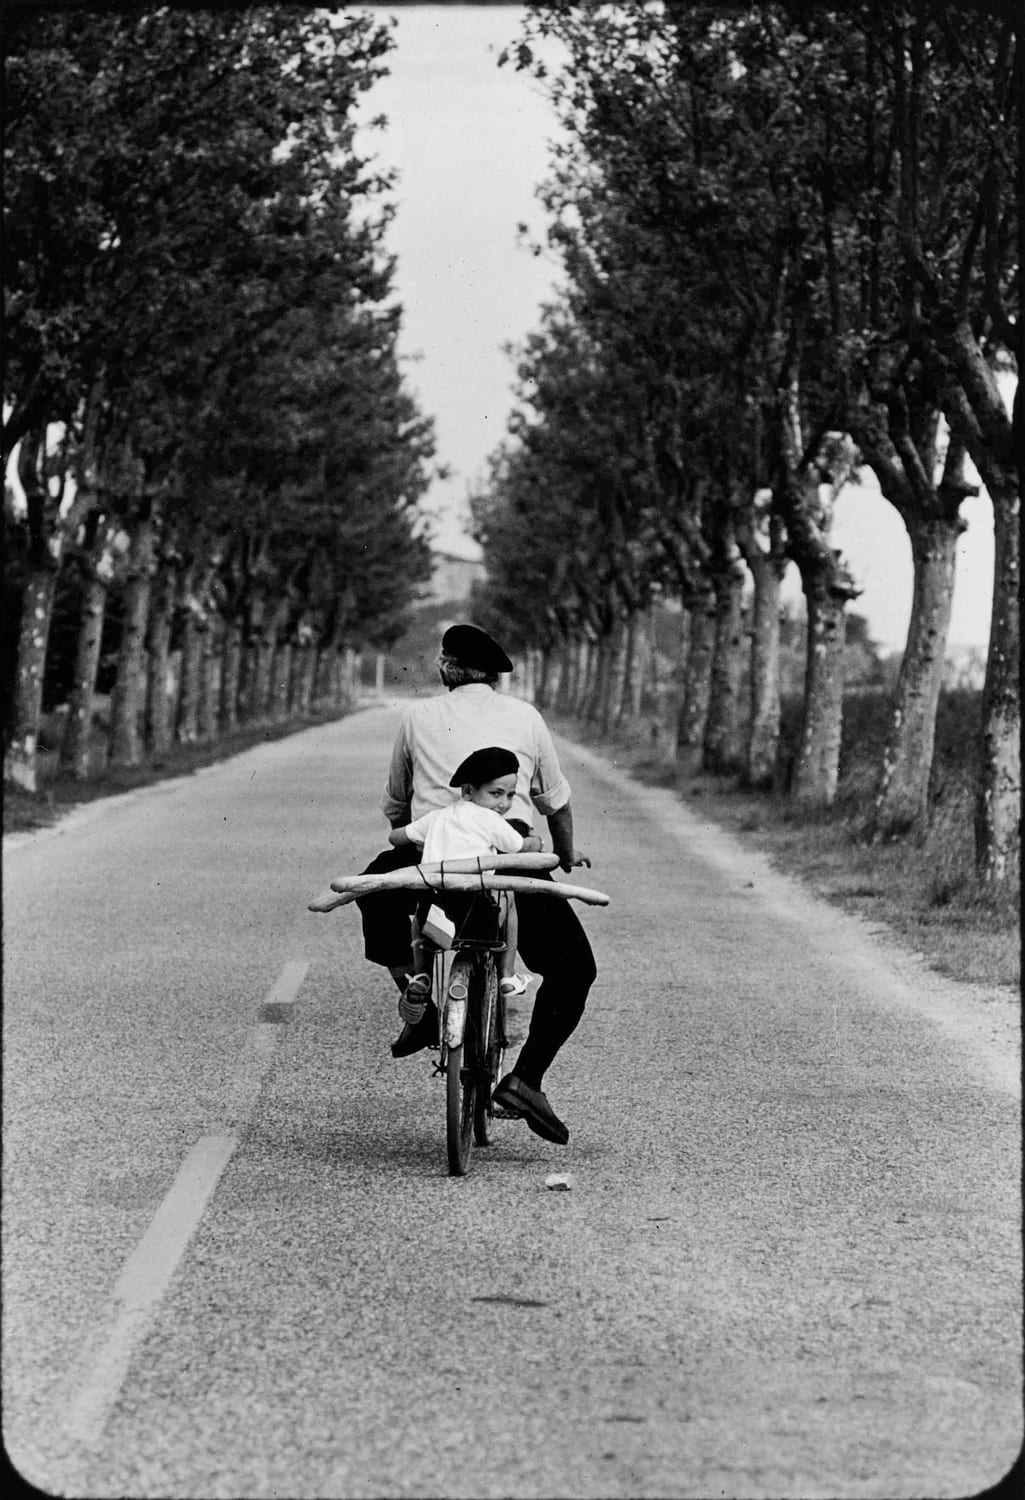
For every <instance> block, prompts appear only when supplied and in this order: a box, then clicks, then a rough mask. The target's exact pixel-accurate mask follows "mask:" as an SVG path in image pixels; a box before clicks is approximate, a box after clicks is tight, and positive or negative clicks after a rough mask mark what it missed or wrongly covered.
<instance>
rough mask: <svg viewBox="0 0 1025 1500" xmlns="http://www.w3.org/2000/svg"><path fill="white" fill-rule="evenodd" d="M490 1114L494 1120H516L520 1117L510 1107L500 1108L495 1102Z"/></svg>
mask: <svg viewBox="0 0 1025 1500" xmlns="http://www.w3.org/2000/svg"><path fill="white" fill-rule="evenodd" d="M491 1115H492V1118H493V1119H495V1120H518V1119H519V1118H520V1116H519V1115H518V1114H515V1113H514V1112H513V1111H512V1110H511V1109H502V1108H501V1106H500V1105H498V1104H496V1105H495V1107H494V1108H493V1109H492V1111H491Z"/></svg>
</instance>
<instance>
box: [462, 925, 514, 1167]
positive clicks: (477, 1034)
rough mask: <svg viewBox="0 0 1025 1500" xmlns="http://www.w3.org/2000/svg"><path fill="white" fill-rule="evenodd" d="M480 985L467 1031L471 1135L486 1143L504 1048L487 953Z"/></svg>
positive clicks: (494, 976) (492, 970)
mask: <svg viewBox="0 0 1025 1500" xmlns="http://www.w3.org/2000/svg"><path fill="white" fill-rule="evenodd" d="M483 968H484V974H483V978H482V982H481V986H480V1009H479V1010H475V1009H474V1008H473V1007H471V1009H470V1015H469V1017H468V1024H467V1031H470V1030H471V1024H472V1023H474V1022H475V1023H476V1025H473V1027H472V1029H473V1047H474V1053H475V1056H474V1067H475V1068H476V1070H477V1076H478V1083H477V1092H476V1096H475V1098H474V1101H473V1138H474V1140H475V1141H476V1142H477V1145H478V1146H487V1145H489V1144H490V1142H489V1140H488V1120H489V1119H490V1118H491V1090H492V1089H493V1088H494V1086H495V1084H496V1083H497V1082H498V1068H499V1067H500V1066H501V1057H502V1054H503V1052H504V1050H505V1044H504V1041H503V1040H502V1037H503V1016H502V996H501V994H500V992H499V989H498V974H497V971H496V969H495V965H494V961H493V959H492V957H491V955H490V954H488V956H487V959H486V960H485V963H484V965H483Z"/></svg>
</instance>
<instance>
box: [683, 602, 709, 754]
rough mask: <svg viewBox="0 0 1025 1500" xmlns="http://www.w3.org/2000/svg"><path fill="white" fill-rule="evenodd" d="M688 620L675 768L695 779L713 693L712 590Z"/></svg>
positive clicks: (694, 605) (691, 611)
mask: <svg viewBox="0 0 1025 1500" xmlns="http://www.w3.org/2000/svg"><path fill="white" fill-rule="evenodd" d="M689 617H690V618H689V629H688V636H689V639H688V646H687V665H686V669H685V672H684V678H683V698H682V700H681V702H680V711H679V714H678V715H677V721H676V766H677V770H679V771H680V772H682V773H683V774H684V775H688V776H689V775H693V774H694V772H695V771H697V769H698V767H699V766H700V764H701V752H702V744H703V742H704V738H705V721H706V719H707V717H708V700H709V697H710V696H711V691H712V658H713V656H714V654H715V595H714V594H713V593H712V592H711V590H709V592H708V593H707V594H705V595H703V596H701V597H700V598H697V599H695V600H694V601H693V603H692V605H691V607H690V609H689Z"/></svg>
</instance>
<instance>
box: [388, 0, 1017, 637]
mask: <svg viewBox="0 0 1025 1500" xmlns="http://www.w3.org/2000/svg"><path fill="white" fill-rule="evenodd" d="M520 9H521V8H520V7H519V6H515V5H510V6H498V7H493V6H487V7H475V6H472V5H470V6H463V5H443V4H436V5H423V6H412V7H408V6H407V7H402V8H401V9H399V10H397V11H395V12H394V13H393V14H394V15H395V16H396V19H397V21H398V29H397V32H396V39H397V44H398V45H397V47H396V49H395V50H394V51H393V52H392V53H391V54H389V58H388V66H389V68H390V70H391V73H390V76H389V77H388V78H387V79H385V80H383V81H382V83H381V84H380V85H379V86H378V87H377V88H376V89H375V90H374V91H373V92H372V94H371V95H370V97H369V101H368V104H367V106H366V108H367V110H368V112H370V113H375V114H376V113H383V114H386V115H387V116H388V119H389V125H388V129H387V131H386V132H384V133H379V134H378V135H377V136H375V137H373V138H372V141H373V150H374V153H375V155H376V156H377V157H378V159H379V161H380V163H381V164H382V165H389V166H394V167H396V168H398V170H399V174H400V179H399V182H398V184H397V187H396V190H395V194H394V201H395V203H396V205H397V209H398V213H397V216H396V220H395V222H394V223H393V225H392V228H391V235H390V240H389V245H390V248H391V249H392V251H393V252H394V253H395V254H396V255H397V257H398V268H397V273H396V290H397V295H398V298H399V300H400V301H401V302H402V304H403V306H404V309H405V324H404V332H403V336H402V341H401V349H402V351H403V353H404V354H405V355H407V356H412V355H416V356H418V362H417V363H416V364H415V365H412V366H407V377H408V379H409V382H410V385H411V386H412V387H413V388H414V389H415V390H416V391H417V392H418V395H419V399H420V402H421V405H422V407H423V409H424V410H425V411H426V412H428V413H430V414H431V415H432V416H433V417H434V419H435V425H436V430H437V436H438V446H439V458H440V459H441V460H442V461H443V462H446V463H448V464H449V465H450V466H451V468H452V470H453V473H452V477H451V478H450V479H449V480H448V481H446V482H439V483H438V484H436V486H435V487H434V489H433V490H432V492H431V494H430V495H429V496H428V502H427V503H428V508H429V509H431V510H432V511H434V513H435V515H436V518H437V519H436V523H435V528H434V529H435V532H436V536H437V543H438V545H439V546H440V547H441V548H442V549H444V550H450V551H453V552H458V553H460V554H462V555H465V556H472V555H475V551H476V549H475V548H474V545H473V543H472V542H471V541H470V540H469V538H468V537H466V536H465V534H464V532H463V526H464V524H465V515H466V511H465V495H466V492H467V489H468V488H469V487H470V486H471V485H472V484H473V483H474V482H475V481H476V480H477V479H478V478H480V477H483V475H484V474H485V473H486V467H485V460H486V458H487V455H488V453H490V452H491V451H492V450H493V449H494V448H495V446H496V445H497V444H498V442H499V441H500V439H501V437H502V434H503V432H504V430H505V421H506V416H507V414H508V411H509V409H510V406H511V404H512V384H513V374H514V371H513V364H512V361H511V360H510V359H509V358H508V357H507V356H506V355H505V354H504V353H503V352H502V345H503V343H505V342H508V341H512V342H514V343H517V344H518V343H520V342H522V340H523V338H524V336H525V335H526V334H527V333H528V332H529V331H530V330H531V329H532V328H534V327H535V326H536V324H537V315H538V309H539V306H540V304H541V302H542V301H543V300H544V299H545V298H546V297H547V296H548V295H549V293H550V290H551V287H552V284H553V280H554V278H555V276H556V275H557V273H558V267H557V264H556V262H555V261H554V260H551V259H548V258H547V257H542V258H535V257H533V256H532V255H531V254H530V253H529V251H528V250H526V249H525V248H523V247H522V246H520V245H519V244H518V243H517V234H516V226H517V224H518V223H520V222H526V223H527V224H528V225H529V226H530V228H531V230H532V232H533V237H534V238H535V239H541V238H542V236H543V230H544V225H545V216H544V213H543V211H542V209H541V207H540V205H539V204H538V202H537V200H536V198H535V188H536V185H537V184H538V182H539V181H540V180H541V178H542V177H543V176H544V174H545V172H546V168H547V162H548V157H547V142H548V141H549V140H550V139H552V138H553V137H554V135H555V133H556V128H557V127H556V122H555V119H554V116H553V115H552V113H551V110H550V108H549V105H548V102H547V100H546V98H545V96H544V94H543V93H542V92H541V90H540V88H539V86H538V85H537V84H536V83H535V82H534V81H533V80H532V79H530V78H529V77H528V76H527V75H526V74H525V73H517V72H515V71H514V69H513V68H512V67H511V66H506V67H505V68H502V69H499V68H498V66H497V56H498V53H499V52H500V50H501V49H502V47H503V46H505V45H507V44H508V43H509V42H512V41H514V40H515V39H516V38H517V36H518V34H519V15H520ZM962 514H963V515H964V516H965V518H966V519H967V520H968V522H969V526H968V530H967V532H966V533H965V535H964V537H963V538H962V540H961V544H960V548H959V553H958V573H957V584H956V588H955V593H954V613H953V620H952V622H951V631H950V644H951V645H952V646H968V645H978V646H982V647H984V646H985V643H986V641H987V639H988V636H989V612H990V599H991V586H992V585H991V580H992V572H993V522H992V511H991V508H990V505H989V501H988V498H987V497H986V496H985V494H983V496H982V497H981V498H979V499H977V500H969V501H967V502H966V503H965V505H964V507H963V509H962ZM834 539H835V543H836V545H837V546H838V547H840V548H842V550H843V552H844V554H845V556H846V558H847V560H848V562H849V563H850V565H851V567H852V569H853V572H854V575H855V578H856V579H857V581H858V582H859V584H860V585H861V586H862V588H863V593H862V595H861V596H860V598H859V599H858V600H857V601H856V603H855V605H854V609H855V610H856V611H858V612H859V613H862V614H864V615H866V616H867V617H868V620H869V622H870V626H871V634H872V636H873V638H874V639H875V640H877V641H878V642H879V643H880V644H881V645H884V646H886V647H888V648H891V649H900V648H901V647H902V646H903V644H904V639H905V635H906V631H907V624H908V619H909V616H910V611H911V583H912V572H911V547H910V543H909V541H908V537H907V533H906V531H905V529H904V526H903V523H902V522H901V520H900V518H899V516H898V515H897V513H896V511H895V510H894V509H893V508H892V506H890V505H888V504H887V503H886V501H884V500H883V499H882V497H881V496H880V495H879V492H878V488H877V487H876V486H875V484H874V481H871V482H870V483H869V484H866V485H858V486H851V487H850V488H849V489H848V490H847V491H845V492H844V493H843V494H842V495H841V496H840V499H839V501H838V503H837V513H836V522H835V530H834ZM790 573H791V576H790V578H789V579H788V591H789V593H790V595H791V597H794V598H796V597H798V596H799V593H800V588H799V584H798V582H797V578H796V569H794V568H791V570H790Z"/></svg>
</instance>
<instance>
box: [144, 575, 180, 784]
mask: <svg viewBox="0 0 1025 1500" xmlns="http://www.w3.org/2000/svg"><path fill="white" fill-rule="evenodd" d="M175 586H176V578H175V570H174V569H173V568H171V567H168V566H167V565H164V566H162V567H161V568H160V569H159V571H158V573H157V577H156V583H155V586H154V589H153V595H152V599H151V601H150V621H149V643H148V648H147V653H146V656H147V660H146V736H145V737H146V748H147V749H148V750H149V752H150V754H151V755H166V754H167V752H168V750H170V748H171V726H172V724H173V723H174V716H175V710H176V704H175V703H174V701H173V691H172V686H171V683H172V674H171V614H172V611H173V609H174V598H175Z"/></svg>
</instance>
